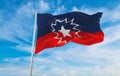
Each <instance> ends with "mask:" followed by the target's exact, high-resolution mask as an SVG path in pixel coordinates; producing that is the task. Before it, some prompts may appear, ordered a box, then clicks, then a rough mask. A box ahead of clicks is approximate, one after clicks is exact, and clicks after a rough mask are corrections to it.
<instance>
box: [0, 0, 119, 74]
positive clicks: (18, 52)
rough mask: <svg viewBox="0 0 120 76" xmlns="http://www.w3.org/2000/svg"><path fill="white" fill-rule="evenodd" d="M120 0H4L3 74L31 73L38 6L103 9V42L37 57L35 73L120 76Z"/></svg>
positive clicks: (0, 12) (0, 19)
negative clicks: (32, 47) (33, 35)
mask: <svg viewBox="0 0 120 76" xmlns="http://www.w3.org/2000/svg"><path fill="white" fill-rule="evenodd" d="M119 3H120V0H0V76H29V66H30V56H31V45H32V34H33V24H34V8H37V10H38V12H39V13H51V14H54V15H55V14H62V13H66V12H71V11H81V12H85V13H87V14H94V13H96V12H98V11H101V12H103V17H102V19H101V29H102V30H103V31H104V33H105V40H104V42H102V43H99V44H95V45H92V46H83V45H79V44H75V43H68V44H67V45H65V46H62V47H58V48H51V49H46V50H44V51H42V52H41V53H39V54H37V55H35V56H34V64H33V65H34V67H33V76H119V71H120V35H119V33H120V17H119V16H120V4H119Z"/></svg>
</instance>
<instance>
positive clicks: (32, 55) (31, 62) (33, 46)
mask: <svg viewBox="0 0 120 76" xmlns="http://www.w3.org/2000/svg"><path fill="white" fill-rule="evenodd" d="M36 21H37V10H35V20H34V30H33V39H32V51H31V61H30V76H32V69H33V59H34V52H35V35H36V27H37V25H36Z"/></svg>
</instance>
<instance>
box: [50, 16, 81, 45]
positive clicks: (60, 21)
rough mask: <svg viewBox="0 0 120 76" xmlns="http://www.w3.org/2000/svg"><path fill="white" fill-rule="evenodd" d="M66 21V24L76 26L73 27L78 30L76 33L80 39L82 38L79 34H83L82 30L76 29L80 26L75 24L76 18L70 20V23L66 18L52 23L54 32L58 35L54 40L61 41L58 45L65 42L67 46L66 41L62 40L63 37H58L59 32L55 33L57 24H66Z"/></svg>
mask: <svg viewBox="0 0 120 76" xmlns="http://www.w3.org/2000/svg"><path fill="white" fill-rule="evenodd" d="M64 21H65V23H66V24H67V23H70V25H75V26H74V27H73V29H74V30H77V32H76V33H75V34H76V35H77V36H78V37H80V38H81V36H80V35H79V34H78V33H79V32H81V30H79V29H77V28H76V27H78V26H80V25H79V24H76V23H74V18H72V19H71V20H69V21H68V19H67V18H65V19H63V20H59V19H56V20H55V23H51V27H52V32H54V33H56V36H55V37H54V38H56V39H59V41H58V43H61V42H64V43H65V44H66V43H67V42H66V40H62V37H58V36H59V34H58V33H57V32H55V28H54V26H56V25H57V22H59V23H62V22H64Z"/></svg>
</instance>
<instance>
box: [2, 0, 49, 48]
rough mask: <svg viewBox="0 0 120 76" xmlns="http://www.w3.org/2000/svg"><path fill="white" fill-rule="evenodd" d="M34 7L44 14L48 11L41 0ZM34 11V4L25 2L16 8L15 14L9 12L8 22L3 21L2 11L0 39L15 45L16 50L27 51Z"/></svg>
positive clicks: (47, 5)
mask: <svg viewBox="0 0 120 76" xmlns="http://www.w3.org/2000/svg"><path fill="white" fill-rule="evenodd" d="M36 5H37V7H39V8H38V10H39V11H40V12H45V11H48V10H49V9H50V7H49V4H48V3H47V2H44V1H42V0H40V1H38V3H36ZM34 10H35V9H34V3H33V2H27V3H25V4H24V5H21V6H20V7H19V8H17V9H16V11H15V12H9V14H10V16H8V19H9V20H7V19H4V17H3V16H4V15H3V13H4V10H2V11H1V12H0V17H1V18H2V19H0V24H1V28H0V39H4V40H8V41H11V42H13V43H17V44H18V45H17V46H16V49H18V48H21V50H22V49H23V50H27V48H30V47H31V42H32V34H33V24H34ZM39 11H38V12H39ZM3 22H4V23H3ZM21 44H22V46H21ZM24 45H25V46H26V47H25V46H24ZM23 46H24V47H23ZM11 48H13V47H11ZM14 48H15V47H14Z"/></svg>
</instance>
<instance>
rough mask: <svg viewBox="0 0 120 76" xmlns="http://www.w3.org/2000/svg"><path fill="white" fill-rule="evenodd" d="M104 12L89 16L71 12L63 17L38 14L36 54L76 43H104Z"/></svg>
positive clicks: (62, 15)
mask: <svg viewBox="0 0 120 76" xmlns="http://www.w3.org/2000/svg"><path fill="white" fill-rule="evenodd" d="M101 17H102V12H97V13H96V14H93V15H88V14H85V13H82V12H70V13H65V14H61V15H51V14H37V40H36V48H35V54H37V53H39V52H40V51H42V50H44V49H46V48H52V47H58V46H63V45H65V44H67V43H68V42H75V43H78V44H83V45H92V44H95V43H99V42H102V41H103V39H104V33H103V32H102V30H101V29H100V18H101Z"/></svg>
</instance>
